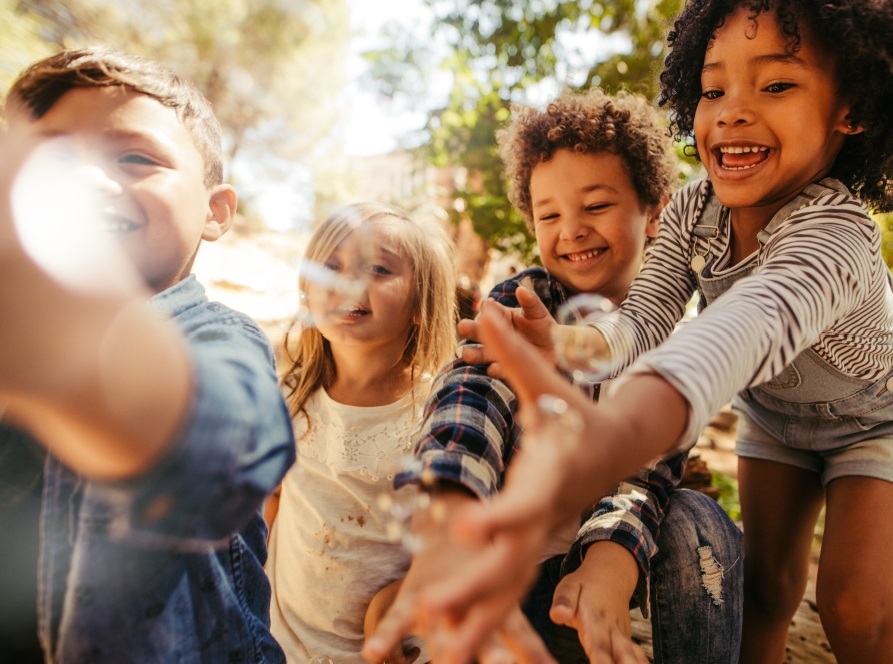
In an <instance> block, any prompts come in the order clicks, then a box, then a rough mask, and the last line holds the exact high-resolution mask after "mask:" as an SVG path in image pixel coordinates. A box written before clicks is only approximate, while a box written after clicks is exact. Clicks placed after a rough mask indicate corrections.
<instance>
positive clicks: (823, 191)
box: [757, 178, 850, 246]
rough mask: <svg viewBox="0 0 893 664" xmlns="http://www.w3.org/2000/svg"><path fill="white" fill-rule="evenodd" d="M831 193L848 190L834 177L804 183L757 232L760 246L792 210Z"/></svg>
mask: <svg viewBox="0 0 893 664" xmlns="http://www.w3.org/2000/svg"><path fill="white" fill-rule="evenodd" d="M833 193H839V194H849V193H850V192H849V190H848V189H847V188H846V186H844V184H843V183H842V182H840V181H839V180H835V179H834V178H824V179H822V180H819V181H818V182H812V183H810V184H808V185H806V186H805V187H804V188H803V191H801V192H800V193H799V194H797V196H795V197H794V199H793V200H791V201H790V202H788V204H787V205H785V206H784V207H783V208H781V209H780V210H779V211H778V212H776V213H775V215H774V216H773V217H772V219H770V220H769V223H768V224H766V227H765V228H764V229H763V230H761V231H760V232H759V233H757V240H759V242H760V246H766V243H767V242H768V241H769V237H770V236H771V235H772V233H774V232H775V231H776V230H777V229H778V227H779V226H781V224H782V223H783V222H784V221H785V220H786V219H787V218H788V217H790V216H791V215H792V214H793V213H794V212H796V211H797V210H799V209H800V208H801V207H803V206H804V205H806V204H807V203H809V202H810V201H813V200H815V199H816V198H818V197H819V196H825V195H827V194H833Z"/></svg>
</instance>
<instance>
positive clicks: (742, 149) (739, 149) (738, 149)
mask: <svg viewBox="0 0 893 664" xmlns="http://www.w3.org/2000/svg"><path fill="white" fill-rule="evenodd" d="M768 150H769V148H766V147H758V146H756V145H743V146H742V145H736V146H728V147H721V148H720V149H719V151H720V152H722V153H723V154H745V153H747V152H767V151H768Z"/></svg>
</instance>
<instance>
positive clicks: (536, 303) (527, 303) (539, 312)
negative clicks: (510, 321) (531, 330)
mask: <svg viewBox="0 0 893 664" xmlns="http://www.w3.org/2000/svg"><path fill="white" fill-rule="evenodd" d="M515 297H516V298H517V300H518V304H519V305H521V311H523V313H524V317H525V318H528V319H530V320H538V319H540V318H549V319H551V318H552V314H551V313H549V309H548V308H547V307H546V305H545V304H543V301H542V300H541V299H540V298H539V296H538V295H537V294H536V292H535V291H532V290H531V289H529V288H526V287H525V286H518V288H517V290H515Z"/></svg>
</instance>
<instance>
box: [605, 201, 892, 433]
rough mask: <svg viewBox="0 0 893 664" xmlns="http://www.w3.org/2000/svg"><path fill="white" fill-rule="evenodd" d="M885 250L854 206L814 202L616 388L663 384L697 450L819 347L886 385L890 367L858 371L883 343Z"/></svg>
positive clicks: (843, 366) (851, 370)
mask: <svg viewBox="0 0 893 664" xmlns="http://www.w3.org/2000/svg"><path fill="white" fill-rule="evenodd" d="M879 249H880V247H879V239H878V232H877V228H876V226H875V225H874V223H873V222H872V221H871V220H870V218H868V217H867V215H866V214H865V212H864V209H863V208H862V206H861V204H859V202H858V201H857V200H856V199H853V198H852V197H850V196H848V195H844V194H833V195H830V196H825V197H822V198H820V199H816V200H815V201H813V202H811V203H809V204H807V205H805V206H803V207H801V208H800V209H799V210H797V211H795V212H794V213H793V214H791V216H790V217H789V218H788V219H787V220H786V221H785V222H784V223H783V224H782V225H781V226H780V227H779V228H778V230H776V231H775V233H773V234H772V236H771V237H770V239H769V241H768V242H767V244H766V246H765V247H764V248H763V249H761V251H760V255H759V265H758V266H757V267H756V268H755V269H754V271H753V273H752V274H750V275H749V276H747V277H743V278H741V279H739V280H738V281H737V282H735V284H734V285H733V286H732V287H731V288H730V289H729V290H728V291H727V292H725V293H724V294H723V295H722V296H721V297H719V298H718V299H717V300H716V301H715V302H713V303H712V304H711V305H710V306H708V307H706V308H705V309H704V310H703V311H702V312H701V313H700V314H699V315H698V316H697V317H696V318H695V319H694V320H692V321H689V322H687V323H686V324H685V325H683V326H681V327H680V329H679V330H678V331H677V332H676V333H675V334H673V335H672V337H670V338H669V339H668V340H667V341H666V343H664V344H662V345H661V346H660V347H658V348H656V349H654V350H653V351H651V352H649V353H646V354H645V355H643V356H642V357H641V358H640V359H639V360H638V361H637V362H636V363H635V364H634V365H633V366H632V367H631V368H630V370H629V371H628V372H626V374H625V375H624V376H623V377H621V379H620V380H619V381H618V384H620V383H622V381H623V380H625V379H627V378H628V377H629V376H632V375H635V374H638V373H657V374H659V375H661V376H662V377H663V378H664V379H665V380H667V381H668V382H669V383H670V384H672V385H673V386H674V387H675V388H676V389H677V390H679V392H680V393H681V394H682V395H683V396H684V397H685V399H686V400H687V401H688V403H689V406H690V412H689V421H688V429H687V430H686V432H685V434H684V435H683V438H682V439H681V440H683V441H693V440H695V439H696V437H697V435H698V433H699V432H700V431H701V430H702V429H703V428H704V427H705V426H706V425H707V424H708V423H709V421H710V418H711V417H713V415H714V414H715V413H716V412H717V411H718V410H719V409H720V408H721V407H722V406H723V405H724V404H725V403H727V402H728V400H729V399H731V398H732V396H733V395H734V394H735V393H737V392H738V391H739V390H741V389H743V388H746V387H753V386H756V385H760V384H762V383H764V382H766V381H768V380H770V379H771V378H772V377H773V376H775V375H777V374H778V373H780V372H781V371H782V370H783V369H784V367H785V366H787V365H788V364H790V363H791V362H792V361H793V360H794V359H795V358H796V357H797V355H799V354H800V353H801V352H803V351H804V350H806V349H807V348H809V347H811V346H815V347H816V348H817V350H819V352H820V353H821V354H822V355H823V357H824V358H825V359H826V360H827V361H829V362H830V363H831V364H832V365H834V366H836V367H837V368H838V369H840V370H841V371H843V372H844V373H847V374H848V375H851V376H854V377H858V378H876V377H878V376H879V375H880V374H881V373H883V371H885V370H886V368H885V367H884V366H883V364H882V363H879V364H878V367H877V368H876V369H875V370H873V371H872V370H864V371H862V370H858V369H857V368H856V367H857V366H858V363H859V362H860V356H863V355H864V354H866V353H868V352H870V351H871V349H872V347H873V346H876V345H877V344H876V338H877V336H878V335H883V334H884V330H883V325H877V326H875V327H874V330H875V332H872V331H871V329H872V321H880V322H884V321H887V322H889V303H888V302H887V297H888V285H887V280H888V278H889V275H888V274H887V270H886V268H885V267H884V266H883V265H882V261H881V260H880V259H879V254H880V251H879ZM872 337H875V340H872ZM705 367H709V368H710V370H709V371H706V370H705ZM856 374H861V375H856Z"/></svg>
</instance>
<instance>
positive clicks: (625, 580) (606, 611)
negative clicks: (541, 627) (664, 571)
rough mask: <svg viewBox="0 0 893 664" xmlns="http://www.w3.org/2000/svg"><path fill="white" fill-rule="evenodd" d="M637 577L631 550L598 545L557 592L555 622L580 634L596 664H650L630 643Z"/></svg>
mask: <svg viewBox="0 0 893 664" xmlns="http://www.w3.org/2000/svg"><path fill="white" fill-rule="evenodd" d="M638 573H639V571H638V566H637V565H636V563H635V561H634V560H633V558H632V556H631V555H630V553H629V552H628V551H627V550H626V549H624V548H623V547H621V546H620V545H618V544H615V543H614V542H595V543H594V544H592V545H591V546H590V547H589V549H588V550H587V552H586V557H585V558H584V560H583V564H582V565H581V566H580V567H579V568H578V569H577V570H576V571H574V572H572V573H571V574H568V575H567V576H565V577H564V578H563V579H562V580H561V582H560V583H559V584H558V587H557V588H556V589H555V594H554V597H553V600H552V610H551V612H550V617H551V618H552V620H553V621H554V622H555V623H557V624H559V625H567V626H568V627H572V628H573V629H575V630H577V635H578V636H579V639H580V643H581V645H582V646H583V649H584V650H585V651H586V656H587V658H588V659H589V662H590V663H591V664H646V663H647V662H648V659H647V658H646V657H645V653H644V652H643V651H642V649H641V648H640V647H639V646H637V645H636V644H634V643H633V642H632V640H631V634H632V627H631V623H630V617H629V599H630V596H631V595H632V592H633V590H634V589H635V587H636V581H637V580H638Z"/></svg>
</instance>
